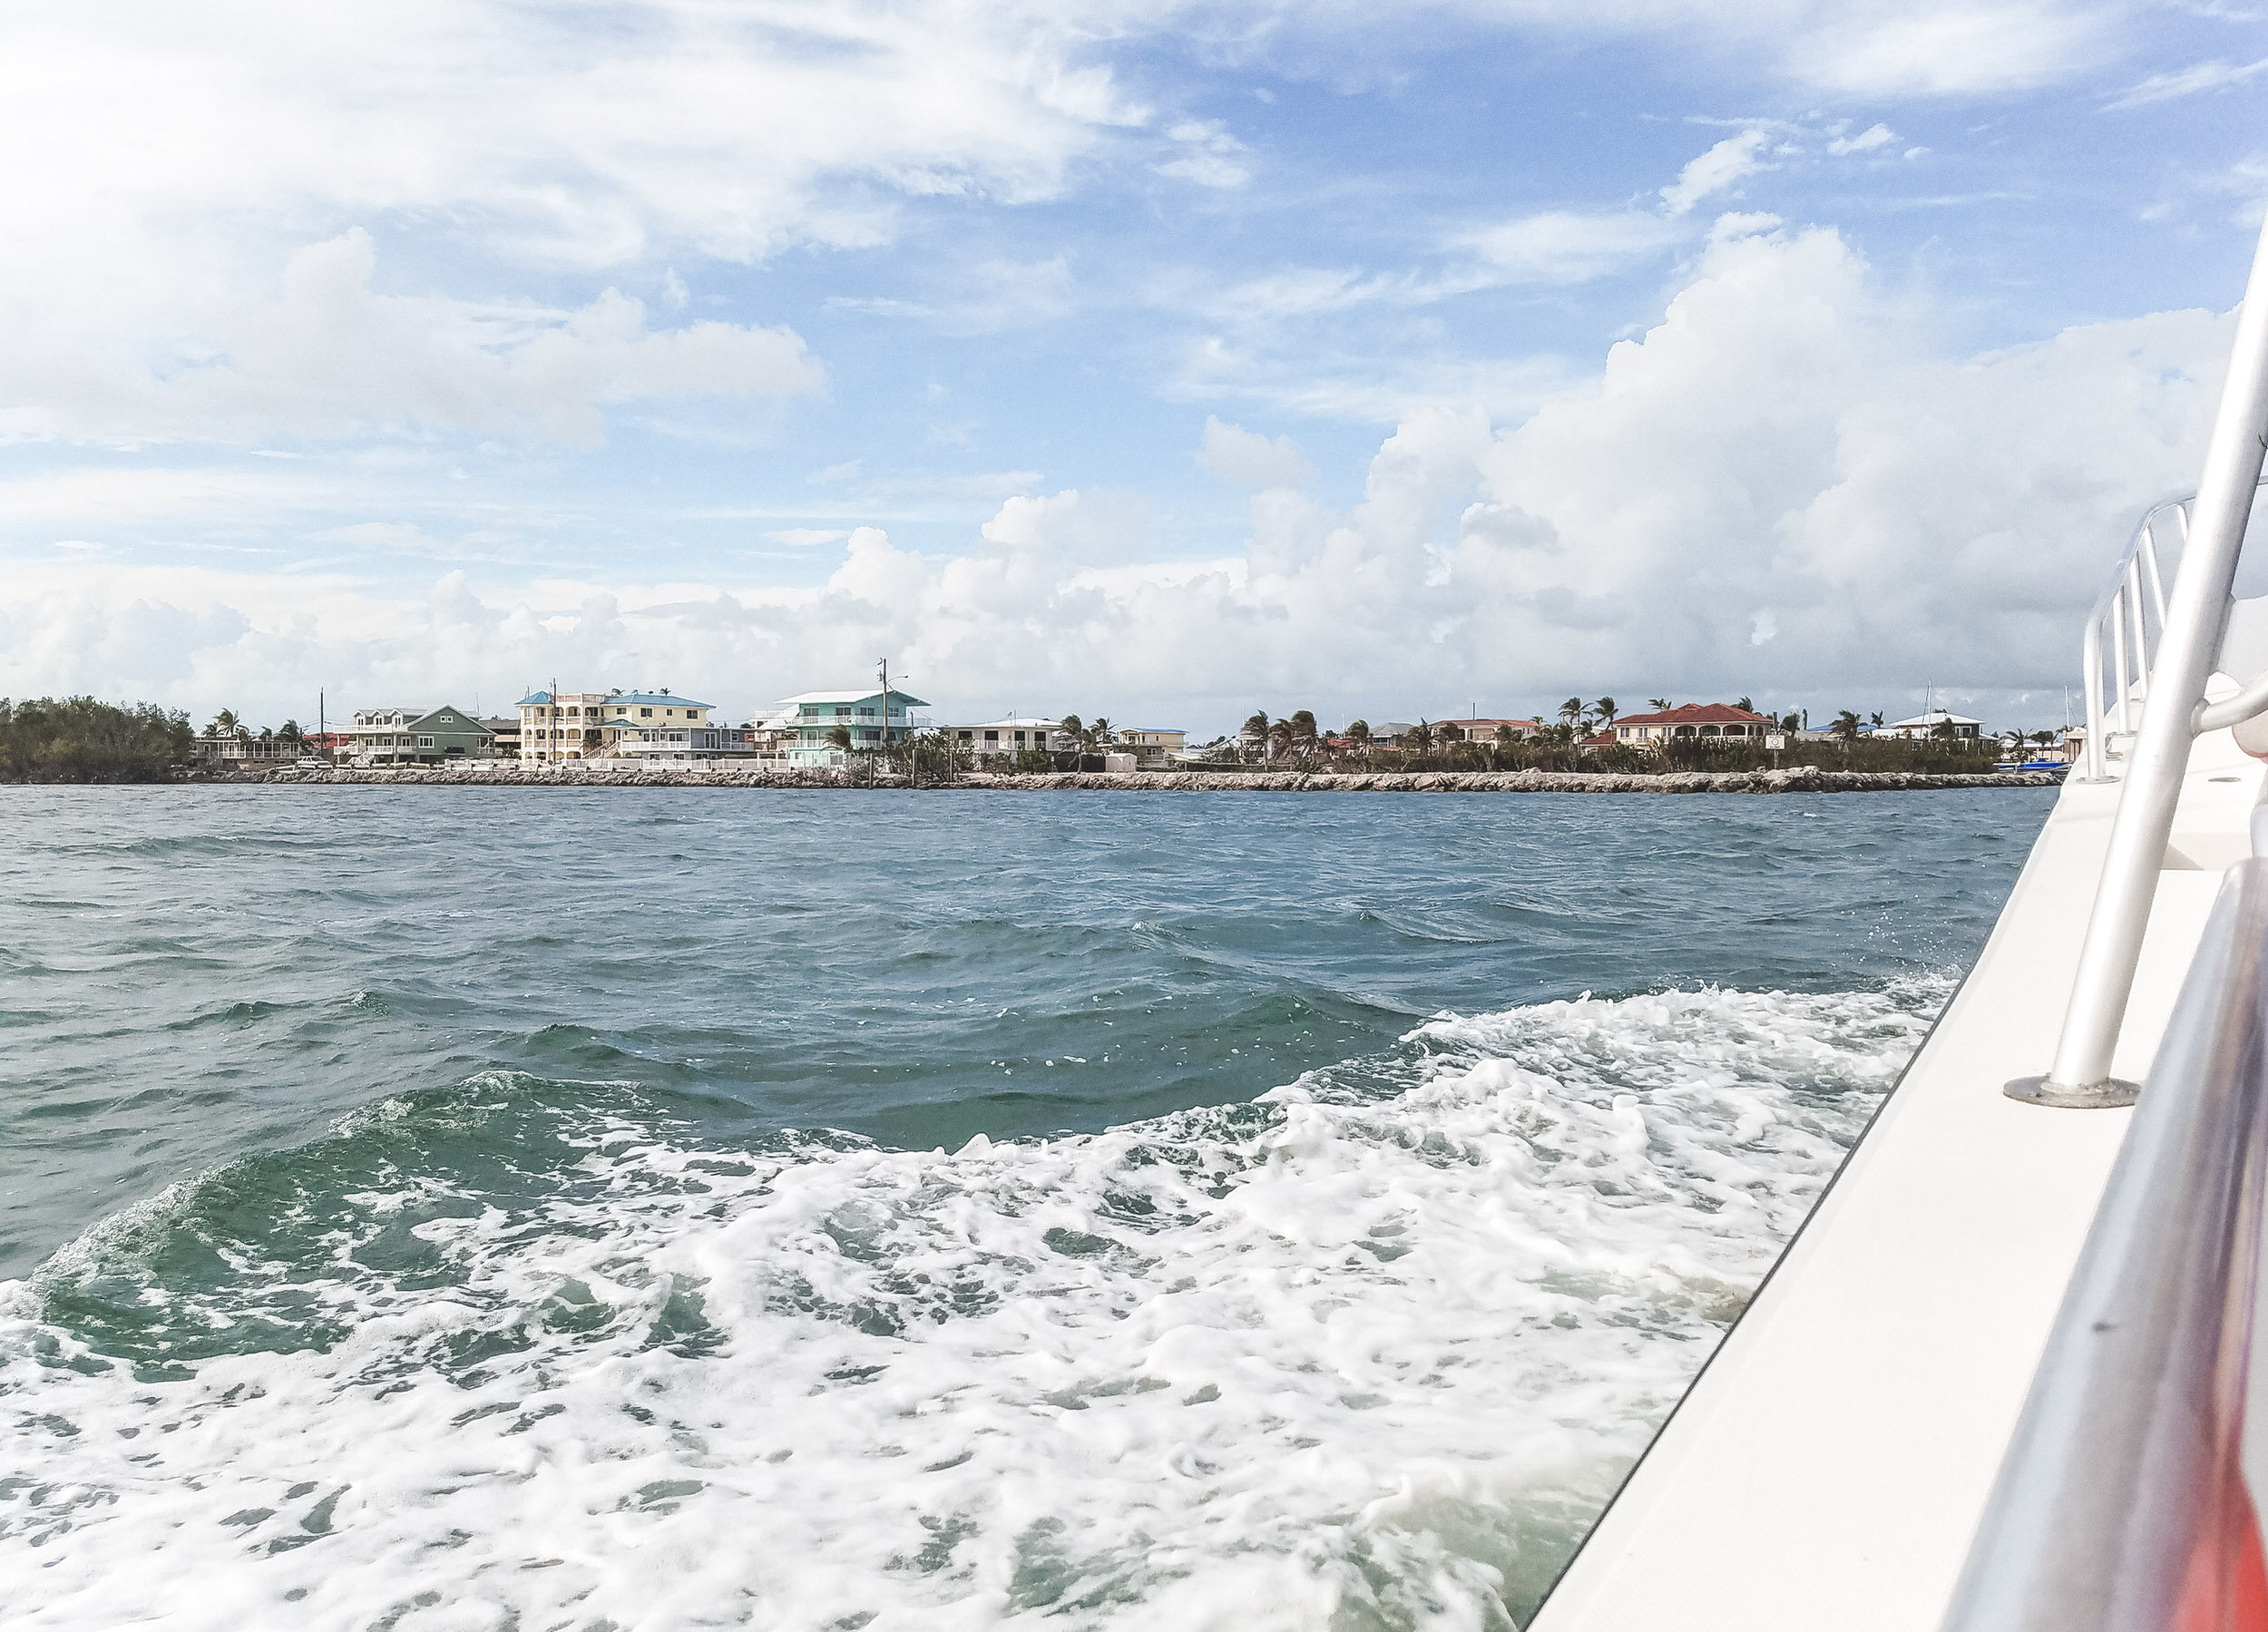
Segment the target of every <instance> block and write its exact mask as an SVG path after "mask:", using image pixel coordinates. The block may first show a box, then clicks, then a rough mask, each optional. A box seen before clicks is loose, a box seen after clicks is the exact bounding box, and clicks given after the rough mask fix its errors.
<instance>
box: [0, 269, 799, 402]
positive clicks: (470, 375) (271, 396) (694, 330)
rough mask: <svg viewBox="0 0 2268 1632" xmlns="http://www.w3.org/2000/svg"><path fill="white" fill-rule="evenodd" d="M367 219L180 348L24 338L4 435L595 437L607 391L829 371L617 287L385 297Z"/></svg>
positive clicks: (733, 392)
mask: <svg viewBox="0 0 2268 1632" xmlns="http://www.w3.org/2000/svg"><path fill="white" fill-rule="evenodd" d="M375 266H376V250H375V249H374V247H373V245H372V243H371V240H370V237H369V235H368V234H367V233H366V232H363V231H361V230H354V231H351V232H347V233H345V234H343V235H342V236H340V237H338V238H335V239H329V240H328V241H327V242H324V243H319V244H315V245H311V246H309V247H308V248H307V249H302V250H300V251H299V252H298V254H296V255H294V256H293V257H292V258H291V260H290V262H289V264H288V266H287V267H286V268H285V269H284V272H283V280H282V291H281V295H280V298H278V299H276V300H273V301H247V302H243V303H241V304H240V305H239V306H237V307H236V308H235V309H233V310H231V311H228V312H226V313H223V314H221V315H220V318H219V320H218V323H217V330H218V332H216V333H214V334H212V335H210V336H209V337H202V338H200V339H198V340H193V341H190V342H186V343H184V342H180V341H177V342H175V344H174V346H173V347H171V349H170V352H169V353H161V354H159V355H154V356H151V355H145V356H142V357H131V356H122V355H120V350H121V348H117V347H113V348H111V349H110V350H108V351H107V352H96V353H93V354H88V353H85V352H83V351H82V350H81V349H80V348H78V347H75V346H72V345H68V344H64V345H57V344H54V337H40V336H37V335H19V336H18V337H17V340H16V345H17V346H19V347H22V351H21V352H20V353H19V356H18V357H17V358H16V362H17V365H18V366H17V367H16V368H15V370H14V371H13V377H12V378H11V380H10V387H11V389H12V390H13V391H14V392H15V393H16V394H18V395H17V400H16V401H15V402H14V403H13V404H10V405H9V406H5V407H4V408H0V435H11V436H15V437H27V436H74V437H88V438H100V439H109V440H142V439H160V440H161V439H168V438H176V437H196V438H200V439H203V440H220V441H228V440H236V441H247V440H255V439H258V438H259V437H260V436H262V435H269V434H271V433H275V432H286V433H292V434H297V435H317V436H329V435H345V434H347V433H351V432H359V431H370V430H387V429H396V428H400V427H406V426H422V427H427V428H447V429H455V430H472V431H529V432H534V433H537V434H540V435H546V436H552V437H557V438H561V439H563V440H568V441H575V442H591V441H595V440H596V439H597V438H598V436H599V434H600V428H601V415H600V411H601V408H602V407H603V406H607V405H610V404H618V403H627V402H635V401H640V400H656V399H678V398H686V397H704V396H709V397H713V396H751V395H761V396H786V395H794V394H802V393H809V392H813V391H816V390H817V389H819V388H820V386H821V385H822V383H823V381H822V376H821V374H820V371H819V369H818V367H817V366H816V364H814V363H813V362H812V361H811V360H810V359H809V358H807V357H806V356H805V355H804V345H803V342H802V340H800V339H799V338H797V337H796V336H795V335H794V334H792V333H790V332H788V331H787V330H786V329H779V328H750V327H740V326H738V325H735V324H729V323H717V322H699V323H693V324H690V325H688V326H686V327H681V328H675V329H666V330H657V329H651V328H649V327H647V325H646V312H645V308H644V307H643V306H642V305H641V304H640V302H638V301H636V300H634V299H631V298H627V297H625V296H622V295H620V294H617V293H615V292H614V291H612V290H609V291H607V292H606V293H605V294H603V295H601V297H600V298H598V299H597V300H595V301H593V302H592V303H591V304H590V305H588V306H585V307H582V308H576V309H574V310H569V311H562V310H557V309H551V308H541V307H536V306H533V305H523V304H516V303H515V304H475V303H473V302H468V301H463V300H456V299H452V298H446V297H439V296H399V295H382V294H379V293H376V291H375V290H373V289H372V288H371V287H370V280H371V274H372V272H373V270H374V269H375Z"/></svg>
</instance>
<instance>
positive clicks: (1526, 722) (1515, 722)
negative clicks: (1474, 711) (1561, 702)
mask: <svg viewBox="0 0 2268 1632" xmlns="http://www.w3.org/2000/svg"><path fill="white" fill-rule="evenodd" d="M1433 723H1434V724H1435V725H1437V726H1455V727H1457V728H1459V729H1460V730H1470V729H1471V728H1473V727H1475V726H1487V727H1488V728H1491V729H1494V728H1496V727H1498V726H1533V727H1534V728H1536V729H1538V730H1541V729H1542V728H1543V721H1541V720H1540V719H1437V720H1435V721H1434V722H1433Z"/></svg>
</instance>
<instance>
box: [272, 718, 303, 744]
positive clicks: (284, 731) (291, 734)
mask: <svg viewBox="0 0 2268 1632" xmlns="http://www.w3.org/2000/svg"><path fill="white" fill-rule="evenodd" d="M276 735H277V736H278V737H279V738H282V739H283V740H284V741H286V742H304V741H306V740H307V733H306V732H305V731H303V730H301V729H300V728H299V722H298V720H296V719H287V720H285V721H284V722H283V724H282V725H280V726H279V727H278V728H276Z"/></svg>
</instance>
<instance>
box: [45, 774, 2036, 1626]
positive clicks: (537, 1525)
mask: <svg viewBox="0 0 2268 1632" xmlns="http://www.w3.org/2000/svg"><path fill="white" fill-rule="evenodd" d="M2051 797H2052V796H2051V795H2050V794H2048V793H2046V792H2043V791H2035V790H1989V791H1987V790H1980V791H1978V792H1973V793H1953V794H1930V795H1881V796H1853V795H1844V796H1816V797H1813V796H1777V797H1769V798H1758V797H1693V798H1682V797H1681V798H1660V797H1647V796H1633V797H1541V796H1533V797H1520V796H1472V797H1456V796H1380V795H1349V796H1313V795H1309V796H1296V795H1294V796H1271V795H1250V794H1247V795H1233V794H1232V795H1219V796H1171V797H1167V796H1149V795H1129V796H1111V795H1095V794H1081V795H1063V796H1051V795H999V796H992V795H970V796H934V795H933V796H918V795H917V796H890V795H827V794H817V795H814V794H778V795H766V794H750V793H747V792H742V791H717V792H710V791H704V790H660V789H655V790H631V789H591V790H559V789H534V788H498V789H489V790H457V789H450V790H442V789H426V788H410V789H399V790H390V789H371V788H359V787H357V788H308V789H268V788H259V789H243V790H104V791H79V790H44V789H29V790H27V789H0V818H4V819H5V821H6V822H7V824H8V829H9V832H10V834H11V836H12V839H13V843H12V844H11V845H10V847H9V849H8V850H7V852H6V853H5V860H0V869H5V879H0V1039H5V1051H0V1276H11V1275H12V1276H15V1277H17V1278H16V1279H15V1280H0V1396H5V1397H0V1581H5V1583H6V1584H7V1587H8V1590H9V1596H10V1613H11V1617H12V1620H13V1621H14V1622H15V1624H19V1625H25V1626H33V1627H73V1628H96V1627H115V1626H118V1625H122V1624H127V1623H133V1624H138V1625H149V1626H152V1627H168V1628H191V1627H195V1628H207V1627H210V1628H213V1629H215V1632H219V1629H221V1628H241V1627H292V1628H298V1627H338V1628H365V1627H387V1628H399V1629H401V1632H441V1629H444V1628H448V1629H455V1628H474V1627H479V1628H489V1627H495V1628H503V1627H522V1628H528V1629H529V1632H533V1629H534V1628H538V1627H546V1628H548V1627H558V1628H573V1629H578V1632H597V1629H599V1628H609V1627H611V1628H618V1629H626V1628H632V1627H639V1628H646V1627H652V1628H660V1627H672V1628H674V1627H704V1626H718V1627H733V1626H754V1627H783V1628H787V1627H793V1628H802V1627H810V1628H827V1627H845V1628H848V1627H875V1628H893V1627H922V1628H932V1627H934V1628H963V1627H992V1626H996V1625H999V1624H1002V1623H1004V1622H1015V1621H1019V1620H1023V1619H1029V1618H1032V1617H1043V1616H1052V1617H1056V1619H1057V1621H1058V1622H1059V1624H1070V1625H1076V1626H1094V1627H1173V1628H1183V1627H1224V1628H1226V1627H1236V1628H1237V1632H1251V1629H1253V1628H1261V1627H1285V1628H1293V1627H1301V1628H1305V1627H1334V1628H1348V1629H1352V1628H1362V1627H1429V1628H1430V1627H1441V1628H1450V1627H1456V1628H1464V1627H1504V1626H1507V1625H1510V1624H1512V1623H1513V1622H1516V1621H1517V1619H1518V1618H1519V1617H1521V1616H1523V1615H1525V1613H1526V1612H1527V1611H1528V1610H1529V1609H1530V1608H1532V1606H1533V1604H1534V1603H1535V1601H1536V1600H1537V1598H1538V1597H1539V1595H1540V1592H1541V1591H1542V1589H1543V1588H1544V1587H1545V1586H1546V1585H1547V1584H1548V1583H1549V1579H1550V1577H1551V1575H1552V1574H1553V1572H1554V1571H1555V1570H1556V1568H1558V1565H1559V1562H1560V1561H1561V1560H1562V1559H1564V1558H1565V1556H1566V1553H1567V1552H1568V1550H1569V1549H1570V1548H1571V1546H1572V1545H1573V1542H1574V1539H1576V1538H1577V1537H1578V1536H1579V1534H1580V1532H1581V1529H1582V1528H1583V1526H1584V1525H1585V1524H1586V1523H1587V1522H1588V1520H1589V1516H1590V1515H1591V1514H1592V1513H1593V1512H1594V1511H1595V1510H1596V1509H1597V1507H1598V1503H1599V1502H1600V1501H1601V1500H1603V1499H1604V1496H1605V1494H1606V1493H1607V1492H1608V1490H1611V1488H1612V1485H1613V1483H1614V1481H1615V1480H1616V1479H1617V1478H1618V1475H1619V1473H1620V1472H1621V1471H1622V1470H1623V1468H1624V1467H1626V1466H1627V1465H1628V1461H1629V1459H1630V1458H1631V1457H1632V1456H1634V1455H1635V1454H1636V1453H1637V1450H1638V1449H1639V1448H1640V1447H1641V1446H1642V1445H1643V1443H1644V1441H1645V1438H1646V1435H1647V1432H1648V1431H1649V1429H1650V1427H1651V1426H1652V1424H1653V1423H1654V1422H1657V1421H1658V1419H1659V1417H1660V1416H1661V1414H1662V1413H1663V1412H1665V1411H1666V1410H1667V1407H1668V1406H1669V1404H1670V1403H1671V1402H1673V1401H1674V1400H1675V1398H1676V1396H1677V1392H1678V1390H1679V1389H1680V1388H1681V1387H1682V1386H1683V1383H1684V1382H1685V1380H1686V1378H1687V1377H1688V1376H1689V1375H1690V1374H1691V1373H1692V1371H1693V1370H1694V1369H1695V1367H1696V1366H1697V1364H1698V1363H1699V1362H1700V1361H1701V1359H1702V1358H1703V1357H1704V1356H1705V1355H1706V1352H1707V1349H1708V1347H1709V1345H1710V1344H1711V1343H1712V1342H1713V1341H1714V1340H1715V1338H1716V1336H1717V1334H1719V1333H1721V1331H1722V1330H1723V1328H1724V1325H1725V1323H1726V1322H1727V1321H1728V1320H1729V1319H1730V1318H1731V1316H1732V1315H1733V1314H1735V1313H1736V1312H1737V1310H1738V1308H1739V1307H1740V1305H1741V1304H1742V1302H1743V1300H1744V1299H1745V1296H1746V1295H1747V1294H1748V1292H1749V1291H1750V1290H1751V1289H1752V1288H1753V1287H1754V1285H1755V1282H1756V1280H1757V1279H1758V1278H1759V1277H1760V1275H1762V1273H1763V1271H1764V1270H1765V1267H1766V1266H1768V1265H1769V1263H1770V1261H1771V1258H1772V1256H1773V1254H1774V1251H1775V1250H1776V1248H1777V1246H1778V1245H1779V1243H1780V1242H1781V1241H1783V1240H1784V1238H1785V1236H1786V1235H1787V1234H1788V1232H1789V1231H1790V1230H1791V1229H1793V1228H1794V1226H1795V1224H1796V1223H1797V1222H1798V1221H1800V1219H1801V1218H1802V1217H1803V1214H1804V1210H1805V1209H1806V1208H1807V1207H1808V1206H1809V1205H1810V1203H1811V1201H1812V1200H1813V1198H1814V1197H1815V1196H1816V1194H1817V1192H1818V1190H1819V1187H1821V1185H1822V1184H1823V1183H1824V1181H1825V1179H1826V1178H1827V1177H1828V1176H1829V1175H1830V1174H1831V1173H1832V1172H1833V1168H1834V1166H1835V1164H1836V1162H1837V1161H1838V1160H1839V1159H1840V1158H1841V1155H1842V1153H1843V1150H1844V1149H1845V1148H1847V1146H1848V1144H1849V1142H1850V1141H1851V1140H1852V1138H1854V1137H1855V1136H1856V1134H1857V1132H1858V1130H1859V1129H1861V1128H1862V1126H1863V1124H1864V1121H1865V1119H1866V1118H1867V1116H1868V1115H1869V1113H1870V1112H1871V1111H1872V1108H1873V1106H1874V1105H1875V1104H1876V1103H1877V1101H1878V1100H1879V1098H1880V1096H1881V1094H1882V1091H1883V1090H1884V1089H1885V1088H1886V1087H1887V1086H1888V1084H1889V1082H1890V1081H1891V1080H1892V1078H1893V1077H1894V1076H1895V1073H1896V1071H1897V1069H1898V1067H1899V1066H1900V1065H1901V1063H1902V1062H1903V1060H1904V1059H1905V1058H1906V1056H1907V1055H1908V1054H1909V1053H1910V1052H1911V1049H1912V1048H1913V1046H1914V1044H1915V1043H1916V1041H1918V1040H1919V1038H1920V1036H1921V1032H1922V1031H1923V1029H1924V1028H1925V1027H1926V1025H1927V1023H1928V1020H1929V1018H1930V1016H1931V1013H1932V1012H1933V1011H1934V1009H1935V1007H1936V1006H1937V1004H1939V1003H1940V1002H1942V1000H1943V998H1944V996H1945V994H1946V993H1947V992H1949V991H1950V987H1951V983H1952V982H1953V981H1954V980H1955V979H1956V978H1958V975H1959V972H1960V970H1961V968H1963V967H1964V966H1965V964H1966V963H1967V962H1968V960H1969V959H1970V958H1971V957H1973V955H1974V953H1975V952H1976V949H1977V948H1978V947H1979V946H1980V944H1981V943H1982V941H1983V938H1984V935H1985V933H1986V932H1987V931H1988V930H1989V927H1990V923H1991V919H1992V916H1993V914H1995V913H1996V912H1997V910H1998V908H1999V903H2000V900H2001V898H2002V897H2003V896H2004V895H2005V894H2006V892H2007V890H2008V887H2009V884H2011V883H2012V882H2013V880H2014V877H2015V874H2016V871H2017V869H2018V867H2019V865H2021V861H2022V858H2023V855H2024V852H2025V850H2026V848H2027V847H2028V845H2029V842H2030V839H2031V836H2032V835H2033V833H2034V832H2035V831H2036V830H2037V828H2038V823H2039V821H2040V820H2041V818H2042V817H2043V816H2044V815H2045V813H2046V810H2047V808H2048V803H2049V801H2050V799H2051Z"/></svg>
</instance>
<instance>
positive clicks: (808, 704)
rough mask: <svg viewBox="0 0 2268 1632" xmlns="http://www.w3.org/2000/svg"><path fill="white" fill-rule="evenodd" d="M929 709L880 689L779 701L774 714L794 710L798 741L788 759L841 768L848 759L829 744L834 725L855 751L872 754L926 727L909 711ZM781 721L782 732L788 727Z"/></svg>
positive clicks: (821, 693)
mask: <svg viewBox="0 0 2268 1632" xmlns="http://www.w3.org/2000/svg"><path fill="white" fill-rule="evenodd" d="M928 707H929V704H928V703H926V702H924V700H923V699H920V698H918V697H915V696H914V695H913V694H912V693H910V692H905V691H900V690H898V689H896V688H895V687H893V688H892V689H891V690H890V694H889V696H888V697H887V698H886V699H885V697H884V696H883V694H882V693H881V692H880V691H878V690H872V689H869V690H865V691H806V692H804V693H802V694H801V695H799V696H796V697H790V698H787V699H782V700H781V702H780V703H779V704H778V707H777V709H776V710H775V713H776V714H777V713H782V712H784V711H786V710H789V709H792V710H794V714H793V722H794V727H795V738H794V740H793V741H791V742H790V743H789V744H788V745H787V757H788V759H789V760H790V761H791V762H792V763H794V764H797V765H819V766H826V765H842V764H846V763H847V761H848V756H847V755H846V754H845V753H844V752H843V751H842V750H841V749H840V748H836V747H835V746H834V745H833V744H832V743H830V742H829V741H828V740H827V738H828V736H829V735H830V734H831V733H832V732H833V731H834V729H835V728H836V726H838V725H839V726H841V727H842V728H844V729H845V730H846V731H848V732H849V733H850V740H851V747H852V748H854V749H857V750H860V751H862V752H864V751H871V750H875V749H878V748H885V747H887V746H888V745H889V744H891V743H894V742H904V740H905V739H906V738H908V737H911V736H912V735H913V734H914V730H915V729H916V728H918V727H920V726H923V725H925V724H927V723H928V722H927V721H926V720H917V719H915V718H914V716H913V715H912V714H911V713H910V712H908V710H909V709H926V708H928ZM785 723H786V722H785V721H784V720H783V722H782V724H783V728H784V726H785Z"/></svg>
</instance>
